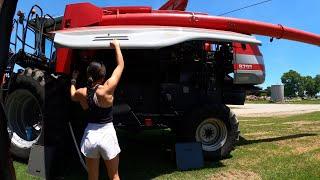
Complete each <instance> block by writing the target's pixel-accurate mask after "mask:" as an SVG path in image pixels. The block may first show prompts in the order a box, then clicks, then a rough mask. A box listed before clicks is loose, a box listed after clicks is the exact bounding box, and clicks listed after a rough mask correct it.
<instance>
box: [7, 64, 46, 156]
mask: <svg viewBox="0 0 320 180" xmlns="http://www.w3.org/2000/svg"><path fill="white" fill-rule="evenodd" d="M44 86H45V75H44V73H43V72H42V71H40V70H37V69H36V70H32V69H31V68H26V69H25V71H24V72H23V73H21V74H17V75H16V76H15V77H14V78H13V82H11V86H10V87H9V92H8V96H7V97H6V98H5V112H6V115H7V119H8V132H9V136H10V138H11V152H12V153H13V154H14V155H15V156H17V157H19V158H22V159H28V157H29V153H30V149H31V146H32V145H33V144H35V143H38V142H39V139H40V136H41V134H42V125H43V120H44V99H45V89H44Z"/></svg>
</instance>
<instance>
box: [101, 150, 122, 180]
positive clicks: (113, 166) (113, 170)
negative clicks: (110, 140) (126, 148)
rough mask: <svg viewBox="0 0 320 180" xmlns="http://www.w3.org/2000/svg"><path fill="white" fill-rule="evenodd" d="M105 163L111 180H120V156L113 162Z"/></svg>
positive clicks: (106, 161) (107, 161)
mask: <svg viewBox="0 0 320 180" xmlns="http://www.w3.org/2000/svg"><path fill="white" fill-rule="evenodd" d="M104 163H105V165H106V167H107V172H108V176H109V179H112V180H118V179H120V177H119V172H118V167H119V154H118V155H117V156H116V157H115V158H113V159H111V160H105V161H104Z"/></svg>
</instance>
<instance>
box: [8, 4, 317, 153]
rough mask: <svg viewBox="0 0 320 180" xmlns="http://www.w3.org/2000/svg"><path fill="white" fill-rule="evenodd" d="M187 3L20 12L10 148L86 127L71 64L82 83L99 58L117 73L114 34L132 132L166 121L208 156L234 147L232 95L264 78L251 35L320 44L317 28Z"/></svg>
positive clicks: (120, 93)
mask: <svg viewBox="0 0 320 180" xmlns="http://www.w3.org/2000/svg"><path fill="white" fill-rule="evenodd" d="M186 6H187V0H170V1H168V2H167V3H166V4H165V5H163V6H162V7H161V8H160V9H159V10H154V9H152V8H151V7H148V6H126V7H97V6H95V5H93V4H90V3H78V4H70V5H67V6H66V9H65V13H64V16H63V17H59V18H52V17H51V16H50V15H45V14H44V13H42V10H41V9H40V7H38V6H34V7H33V8H32V10H31V11H30V12H29V14H28V16H27V17H25V16H24V14H23V13H19V14H18V15H19V18H18V19H17V20H16V21H15V26H14V27H15V28H14V30H13V32H16V33H17V36H16V39H14V43H12V45H13V47H16V48H15V50H14V54H13V55H11V56H10V64H9V66H8V68H7V76H6V82H5V84H4V89H7V90H5V91H3V92H2V98H3V101H4V103H5V107H6V112H7V117H8V131H9V133H10V135H11V142H12V152H13V153H14V154H15V155H16V156H19V157H21V158H28V156H29V152H30V148H31V147H32V145H33V144H40V145H45V146H59V147H65V145H66V144H65V143H64V141H63V140H64V137H65V134H66V133H67V132H68V126H67V123H68V121H71V123H72V125H73V129H81V128H80V127H84V126H83V124H84V122H85V118H84V117H85V116H83V112H82V110H81V109H80V107H79V106H78V105H76V104H74V103H72V102H71V101H70V97H69V87H70V76H71V73H72V71H73V70H74V69H77V70H79V71H80V72H83V73H80V74H81V75H83V76H82V77H80V80H79V83H78V84H77V86H78V87H81V86H86V84H85V83H86V77H85V73H84V72H85V71H86V67H87V65H88V64H89V63H90V62H91V61H93V60H96V61H102V62H103V63H105V64H106V67H107V69H108V70H109V73H111V70H112V69H113V67H114V65H115V64H114V62H115V61H114V52H113V50H111V49H110V47H109V44H110V41H112V40H113V39H118V40H119V42H120V45H121V48H122V51H123V55H124V59H125V70H124V73H123V76H122V79H121V83H120V84H119V86H118V88H117V91H116V94H115V97H116V100H115V104H114V118H115V120H114V125H115V126H116V127H118V128H122V129H126V130H134V131H133V132H137V130H144V129H154V128H170V129H171V130H172V132H174V133H175V134H176V136H177V140H179V141H197V142H201V143H202V148H203V151H204V154H205V156H206V157H209V158H214V159H220V158H224V157H226V156H228V155H229V154H230V152H231V151H232V150H233V149H234V147H235V144H236V142H237V140H238V138H239V133H240V130H239V122H238V120H237V118H236V116H235V114H234V113H233V112H232V111H231V110H230V109H229V108H228V107H227V106H226V104H244V101H245V95H246V91H247V90H254V89H257V87H256V86H255V85H259V84H262V83H263V82H264V80H265V67H264V61H263V56H262V54H261V52H260V51H259V48H258V47H259V45H260V44H261V42H260V41H259V40H257V39H256V38H255V37H254V36H253V35H254V34H257V35H264V36H269V37H271V38H277V39H289V40H294V41H299V42H304V43H308V44H313V45H318V46H319V45H320V36H319V35H317V34H312V33H308V32H304V31H301V30H297V29H293V28H289V27H285V26H282V25H274V24H269V23H264V22H257V21H251V20H245V19H235V18H227V17H217V16H210V15H207V14H205V13H195V12H186V11H185V9H186ZM36 9H37V10H36ZM19 27H22V31H21V29H19ZM19 32H21V33H22V35H20V36H19V35H18V34H19ZM28 37H32V38H33V41H31V43H30V41H29V43H28V42H27V41H28V40H27V38H28ZM19 42H20V44H21V46H20V47H21V49H20V50H19V51H18V50H16V49H17V47H19V45H18V44H19ZM52 44H54V47H52ZM26 49H30V50H29V51H27V50H26ZM81 124H82V125H81ZM79 132H82V131H79ZM78 135H79V137H81V134H78ZM76 136H77V133H76ZM62 149H63V148H62ZM62 151H63V150H62Z"/></svg>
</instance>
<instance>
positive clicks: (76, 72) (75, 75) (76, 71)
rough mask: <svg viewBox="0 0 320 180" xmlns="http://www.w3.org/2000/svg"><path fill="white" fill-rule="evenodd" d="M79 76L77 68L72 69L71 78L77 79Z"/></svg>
mask: <svg viewBox="0 0 320 180" xmlns="http://www.w3.org/2000/svg"><path fill="white" fill-rule="evenodd" d="M78 76H79V71H78V70H74V71H73V73H72V79H77V78H78Z"/></svg>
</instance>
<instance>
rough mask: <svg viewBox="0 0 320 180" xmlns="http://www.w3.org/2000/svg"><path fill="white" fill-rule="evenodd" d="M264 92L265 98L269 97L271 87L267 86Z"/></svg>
mask: <svg viewBox="0 0 320 180" xmlns="http://www.w3.org/2000/svg"><path fill="white" fill-rule="evenodd" d="M265 92H266V93H267V96H271V87H270V86H268V87H267V88H266V89H265Z"/></svg>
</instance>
